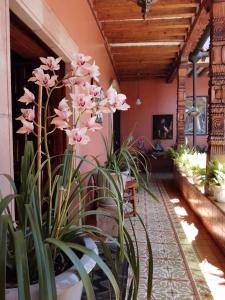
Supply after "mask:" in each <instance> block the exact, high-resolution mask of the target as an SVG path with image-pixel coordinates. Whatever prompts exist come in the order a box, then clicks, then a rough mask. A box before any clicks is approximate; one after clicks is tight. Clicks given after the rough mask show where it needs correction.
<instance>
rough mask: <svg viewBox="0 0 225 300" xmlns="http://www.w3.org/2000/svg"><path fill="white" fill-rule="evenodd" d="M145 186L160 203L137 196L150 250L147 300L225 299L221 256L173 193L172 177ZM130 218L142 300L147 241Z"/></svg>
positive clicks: (142, 299) (224, 267) (224, 261)
mask: <svg viewBox="0 0 225 300" xmlns="http://www.w3.org/2000/svg"><path fill="white" fill-rule="evenodd" d="M150 184H151V189H152V192H154V193H155V195H156V196H157V197H158V198H159V202H157V201H155V200H154V199H150V196H148V195H147V194H146V193H145V192H144V191H140V192H139V193H138V199H139V202H138V205H137V206H138V213H139V214H140V215H141V216H142V218H143V221H144V222H145V225H146V227H147V229H148V232H149V236H150V239H151V245H152V250H153V261H154V272H153V293H152V299H155V300H161V299H163V300H170V299H174V300H175V299H176V300H189V299H204V300H205V299H216V300H223V299H225V298H224V297H225V296H224V295H225V276H224V273H225V259H224V258H225V257H224V256H223V254H222V253H221V252H220V250H219V248H218V247H217V246H216V244H215V243H214V241H213V240H212V239H211V237H210V236H209V234H208V233H207V231H206V230H205V229H204V227H203V225H202V224H201V222H200V221H199V219H198V218H197V217H196V216H195V215H194V213H193V212H192V211H191V209H190V208H189V207H188V205H187V204H186V202H185V200H184V199H183V198H182V196H181V194H180V193H179V191H177V189H176V187H175V186H174V184H173V179H172V177H171V176H157V177H156V178H155V179H154V180H152V182H151V183H150ZM132 219H133V221H134V224H135V230H136V233H137V236H138V242H139V245H140V246H141V247H140V249H141V253H140V255H139V256H140V264H141V279H140V290H139V300H147V296H146V290H147V287H146V282H147V279H146V276H147V271H146V264H147V254H146V251H147V249H146V240H145V236H144V232H143V230H142V229H141V226H140V223H139V221H138V220H137V218H132ZM127 223H128V222H127ZM127 226H128V229H129V228H130V227H129V224H128V225H127Z"/></svg>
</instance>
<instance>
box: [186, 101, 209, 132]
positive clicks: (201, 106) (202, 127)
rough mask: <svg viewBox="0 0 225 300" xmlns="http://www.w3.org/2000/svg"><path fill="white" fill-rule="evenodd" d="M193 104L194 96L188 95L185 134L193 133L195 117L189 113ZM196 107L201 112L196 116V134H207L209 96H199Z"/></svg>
mask: <svg viewBox="0 0 225 300" xmlns="http://www.w3.org/2000/svg"><path fill="white" fill-rule="evenodd" d="M192 106H193V97H186V101H185V135H192V134H193V117H192V116H191V115H189V114H188V113H187V111H188V110H190V108H191V107H192ZM196 108H197V110H198V111H199V114H198V115H197V116H196V117H195V118H196V134H197V135H206V134H207V97H206V96H198V97H197V98H196Z"/></svg>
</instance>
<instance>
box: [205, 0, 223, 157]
mask: <svg viewBox="0 0 225 300" xmlns="http://www.w3.org/2000/svg"><path fill="white" fill-rule="evenodd" d="M210 23H211V44H210V65H209V104H208V118H209V119H208V159H212V158H214V157H217V158H218V156H219V157H221V155H223V154H224V148H225V147H224V146H225V135H224V133H225V126H224V120H225V1H221V0H213V1H212V2H211V10H210Z"/></svg>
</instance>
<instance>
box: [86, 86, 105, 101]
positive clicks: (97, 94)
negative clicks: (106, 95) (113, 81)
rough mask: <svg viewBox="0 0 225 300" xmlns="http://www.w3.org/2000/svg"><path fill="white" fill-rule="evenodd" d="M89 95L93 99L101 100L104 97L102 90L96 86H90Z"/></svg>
mask: <svg viewBox="0 0 225 300" xmlns="http://www.w3.org/2000/svg"><path fill="white" fill-rule="evenodd" d="M88 93H89V95H90V96H91V97H92V98H101V97H103V94H102V88H101V87H100V86H97V85H95V84H92V85H91V84H90V85H89V87H88Z"/></svg>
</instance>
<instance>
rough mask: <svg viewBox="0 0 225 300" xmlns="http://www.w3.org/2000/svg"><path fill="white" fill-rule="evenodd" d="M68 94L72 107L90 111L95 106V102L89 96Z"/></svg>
mask: <svg viewBox="0 0 225 300" xmlns="http://www.w3.org/2000/svg"><path fill="white" fill-rule="evenodd" d="M70 96H71V98H72V99H73V108H75V109H77V110H79V111H84V110H86V111H91V110H92V109H93V107H94V106H95V103H93V102H92V101H91V98H90V96H87V95H85V94H78V95H75V94H70Z"/></svg>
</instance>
